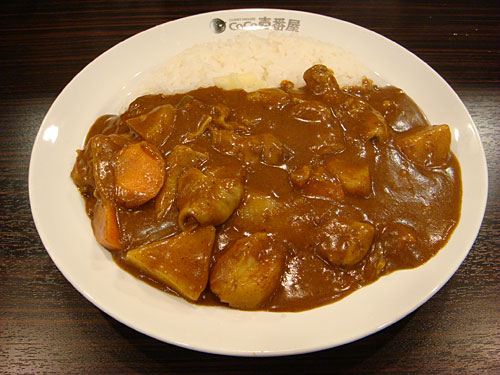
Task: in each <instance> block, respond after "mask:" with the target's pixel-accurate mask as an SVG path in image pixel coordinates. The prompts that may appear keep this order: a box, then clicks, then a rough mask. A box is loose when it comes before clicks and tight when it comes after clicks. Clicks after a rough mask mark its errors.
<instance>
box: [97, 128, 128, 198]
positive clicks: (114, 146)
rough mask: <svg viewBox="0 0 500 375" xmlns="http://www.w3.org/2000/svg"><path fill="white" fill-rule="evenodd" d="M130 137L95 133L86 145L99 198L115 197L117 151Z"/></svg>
mask: <svg viewBox="0 0 500 375" xmlns="http://www.w3.org/2000/svg"><path fill="white" fill-rule="evenodd" d="M130 140H131V138H130V137H127V136H121V135H114V134H113V135H100V134H99V135H96V136H94V137H92V138H91V140H90V142H89V144H88V147H90V154H91V157H92V160H91V162H90V163H91V164H92V174H93V179H94V184H95V189H96V190H97V194H96V193H94V195H97V196H100V197H101V198H105V199H109V200H114V199H115V189H116V187H115V160H116V155H117V154H118V152H119V151H120V150H121V149H122V148H123V147H124V146H125V145H126V144H128V143H129V142H130Z"/></svg>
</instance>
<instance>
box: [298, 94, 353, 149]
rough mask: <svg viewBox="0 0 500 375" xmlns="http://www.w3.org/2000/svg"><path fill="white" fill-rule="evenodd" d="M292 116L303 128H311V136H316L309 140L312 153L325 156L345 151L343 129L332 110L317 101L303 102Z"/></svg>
mask: <svg viewBox="0 0 500 375" xmlns="http://www.w3.org/2000/svg"><path fill="white" fill-rule="evenodd" d="M290 114H291V116H292V118H293V119H294V120H296V121H299V122H300V123H301V124H302V125H303V126H307V127H310V128H311V134H314V135H315V137H311V139H308V140H307V142H308V143H309V144H310V146H309V149H310V150H311V151H313V152H314V153H316V154H318V155H324V154H330V153H338V152H341V151H343V150H344V148H345V143H344V135H343V132H342V127H341V125H340V123H339V122H338V120H337V119H336V118H335V117H334V116H333V114H332V110H331V109H330V108H328V107H326V106H325V105H324V104H321V103H319V102H316V101H303V102H300V103H298V104H296V105H294V106H293V107H292V109H291V111H290ZM304 141H305V140H304Z"/></svg>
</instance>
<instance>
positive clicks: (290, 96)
mask: <svg viewBox="0 0 500 375" xmlns="http://www.w3.org/2000/svg"><path fill="white" fill-rule="evenodd" d="M283 88H284V89H285V91H286V94H285V93H284V92H283V91H282V92H283V94H285V96H286V98H284V99H282V100H281V101H280V100H274V99H271V100H270V101H268V102H266V103H263V102H262V101H257V102H256V101H252V100H249V98H248V95H247V93H246V92H244V91H242V90H234V91H224V90H222V89H219V88H216V87H210V88H201V89H197V90H194V91H191V92H189V93H188V94H187V95H189V97H186V95H185V94H178V95H150V96H143V97H140V98H138V99H136V100H135V101H134V102H133V103H132V104H131V105H130V107H129V109H128V110H127V111H126V112H125V113H123V114H122V115H121V116H103V117H101V118H99V119H98V120H97V121H96V123H95V124H94V125H93V127H92V129H91V130H90V131H89V135H88V139H90V138H91V137H92V136H93V135H95V134H111V133H130V134H132V136H133V137H136V138H138V136H137V135H136V134H134V132H133V131H131V130H130V129H129V127H128V126H127V125H126V123H125V121H126V120H127V119H129V118H133V117H136V116H139V115H141V114H145V113H148V112H149V111H151V110H152V109H154V108H155V107H157V106H160V105H163V104H167V103H169V104H172V105H173V106H174V107H178V108H181V107H182V102H183V101H186V100H189V101H191V102H193V99H194V100H195V102H194V103H198V102H197V101H199V102H200V105H191V106H190V109H189V111H180V110H179V109H178V112H177V115H176V118H175V128H174V131H173V133H172V135H171V136H170V137H169V138H168V140H167V142H166V143H165V144H164V145H163V146H162V147H161V151H162V153H164V155H167V154H168V153H169V152H170V151H171V150H172V149H173V147H174V146H176V145H178V144H181V143H182V142H183V140H184V139H185V138H186V136H187V135H188V134H191V133H193V132H195V131H196V130H197V126H198V125H199V118H200V116H202V113H204V111H206V108H207V106H208V107H209V106H211V105H216V104H224V105H225V106H227V107H229V108H230V109H231V112H230V115H229V117H228V119H227V120H228V121H229V120H231V121H235V122H237V123H239V124H246V126H247V130H245V131H237V133H239V134H242V135H249V134H262V133H271V134H273V135H274V136H275V137H276V138H277V139H278V140H280V141H281V143H282V144H283V145H284V146H285V147H286V150H287V151H286V155H287V156H286V158H285V160H284V162H283V163H280V165H278V166H271V165H268V164H265V163H262V162H257V163H251V164H245V163H244V162H242V161H240V160H238V158H236V157H235V156H233V155H228V154H224V153H222V152H219V151H217V150H216V149H215V148H214V147H213V146H212V138H211V136H210V132H209V131H205V132H204V133H203V134H202V135H200V136H199V137H197V138H196V139H194V140H193V141H190V142H188V143H185V144H186V145H188V146H189V147H191V148H192V149H194V150H196V151H201V152H204V153H207V154H208V155H209V158H208V161H207V162H206V163H205V164H203V166H202V167H201V168H200V169H201V170H202V171H205V170H208V169H211V168H214V167H218V166H221V165H223V166H225V167H226V168H228V169H229V170H232V171H234V174H235V175H236V174H239V175H242V174H243V175H244V176H245V192H246V193H245V194H246V198H244V200H245V199H248V196H252V195H253V194H257V193H259V194H263V195H265V196H268V197H273V198H275V199H277V201H278V202H280V207H281V208H280V211H279V213H278V214H277V215H267V216H263V217H262V218H259V220H256V221H253V222H251V223H248V222H246V224H245V221H244V220H243V221H242V219H241V218H240V217H239V216H238V215H237V214H233V215H232V216H231V217H230V218H229V219H228V220H227V221H226V222H225V223H223V224H222V225H220V226H218V227H217V237H216V242H215V246H214V252H213V261H212V264H213V263H214V262H215V260H216V259H217V257H218V256H219V255H220V253H221V252H222V251H223V250H224V248H225V247H226V246H228V245H231V244H232V243H234V242H235V241H236V240H237V239H239V238H242V237H243V236H245V235H248V234H249V233H255V232H258V231H265V232H268V233H272V234H273V236H274V238H275V239H276V240H277V241H279V242H281V243H283V244H285V248H286V251H287V258H286V259H287V260H286V267H285V270H284V273H283V275H282V277H281V282H280V285H279V286H278V287H277V289H276V291H275V293H274V294H273V296H272V297H271V298H270V299H269V301H268V302H267V303H266V304H265V306H263V309H264V310H271V311H302V310H307V309H310V308H314V307H317V306H320V305H324V304H327V303H330V302H333V301H336V300H338V299H340V298H342V297H344V296H346V295H348V294H350V293H352V292H353V291H355V290H356V289H358V288H360V287H362V286H364V285H367V284H370V283H372V282H374V281H375V280H377V279H378V278H379V277H380V276H382V275H384V274H388V273H390V272H393V271H395V270H398V269H404V268H413V267H417V266H419V265H421V264H423V263H425V262H426V261H427V260H429V259H430V258H431V257H432V256H434V255H435V254H436V253H437V251H438V250H439V249H440V248H441V247H443V246H444V245H445V243H446V242H447V240H448V238H449V236H450V234H451V232H452V231H453V229H454V228H455V226H456V224H457V222H458V220H459V216H460V207H461V196H462V190H461V176H460V167H459V164H458V162H457V159H456V158H455V156H454V155H453V154H451V153H450V157H449V159H448V160H447V161H446V162H445V163H444V164H443V165H440V166H439V167H433V168H426V167H421V166H418V165H416V164H415V163H413V162H411V161H410V160H408V159H407V158H406V157H405V156H404V155H403V154H402V153H401V152H400V151H399V150H398V149H397V147H396V146H395V144H394V139H395V138H397V137H398V136H400V134H402V133H404V132H407V131H412V129H418V128H421V127H428V126H429V125H430V124H429V123H428V122H427V120H426V118H425V116H424V114H423V113H422V112H421V111H420V109H419V108H418V107H417V106H416V105H415V103H414V102H413V101H412V100H411V99H410V98H409V97H408V96H406V95H405V94H404V93H403V92H402V91H401V90H400V89H398V88H396V87H384V88H378V87H376V86H372V85H371V84H370V83H369V82H365V84H364V85H363V86H360V87H351V88H348V89H345V90H344V92H349V94H350V95H352V96H355V97H357V98H360V99H362V100H363V101H364V102H365V103H368V104H369V105H370V106H371V107H373V108H374V109H375V110H377V111H378V112H380V113H381V114H382V115H383V116H384V118H385V121H386V123H387V126H388V134H389V138H388V139H386V140H384V141H380V140H377V139H370V140H360V139H362V138H363V135H362V134H361V133H359V134H357V128H356V126H351V125H349V124H346V123H344V122H349V121H355V119H356V115H355V114H354V115H353V116H352V119H350V120H349V118H348V117H342V116H340V115H339V113H338V111H340V109H339V108H337V109H336V112H335V111H334V113H335V117H336V120H335V121H337V122H338V124H337V125H340V126H341V129H342V134H343V137H344V140H345V149H344V150H343V151H342V152H330V153H328V152H327V153H324V154H322V155H319V154H318V153H317V152H314V151H313V150H312V149H313V148H314V145H316V146H317V145H318V144H321V137H324V133H321V132H323V131H324V129H325V125H322V124H321V123H318V122H314V121H316V120H317V116H316V117H314V116H313V119H311V118H308V119H306V120H304V118H303V117H304V116H302V119H301V120H299V119H297V117H300V116H297V112H296V107H294V106H295V105H296V104H297V103H298V102H302V103H306V106H307V103H310V104H311V105H310V107H311V108H313V109H314V108H316V109H318V108H320V107H321V108H322V107H323V106H324V107H326V108H329V107H330V106H331V103H324V102H323V103H322V104H321V106H319V107H318V106H317V103H318V102H321V98H319V97H318V95H315V94H313V93H311V92H310V91H309V90H307V89H304V88H301V89H292V88H290V87H289V86H288V87H286V86H285V87H283ZM278 93H279V92H278ZM279 95H281V93H279ZM279 95H278V96H279ZM186 98H188V99H186ZM294 98H295V99H294ZM179 103H181V106H179ZM294 108H295V109H294ZM294 111H295V112H294ZM312 111H313V112H314V113H316V114H317V112H318V111H316V112H315V111H314V110H312ZM306 117H307V116H306ZM313 120H314V121H313ZM337 125H336V126H337ZM317 134H319V138H318V136H317ZM318 142H319V143H318ZM332 155H341V157H342V158H343V160H348V161H351V162H353V163H356V162H357V161H359V160H361V161H363V162H365V163H367V164H368V168H369V171H370V174H371V193H370V194H369V195H368V196H359V195H352V194H345V197H344V199H342V200H338V201H335V200H329V199H324V198H321V197H314V196H311V194H307V193H305V192H304V191H303V190H302V189H299V188H297V187H294V185H293V184H292V183H291V181H290V173H291V172H293V171H295V170H297V169H298V168H300V167H302V166H305V165H307V166H310V167H311V168H312V169H314V168H315V167H318V166H321V165H324V164H325V163H326V162H327V161H328V159H329V158H331V157H332ZM84 197H85V199H86V202H87V212H88V215H89V216H90V217H92V215H93V205H94V201H95V199H94V198H93V197H92V196H91V195H90V194H84ZM177 215H178V211H177V208H176V207H175V205H174V206H173V208H172V209H171V210H170V211H169V212H168V214H167V215H166V216H165V217H164V218H163V219H162V220H158V219H157V218H156V215H155V211H154V200H153V201H150V202H148V203H146V204H145V205H142V206H140V207H138V208H134V209H126V208H118V217H119V222H120V225H121V231H122V233H123V235H124V242H125V250H123V251H121V252H115V253H114V254H113V256H114V259H115V261H116V263H117V264H118V265H119V266H121V267H122V268H124V269H125V270H126V271H128V272H130V273H131V274H133V275H135V276H137V277H138V278H141V279H143V280H144V281H146V282H148V283H150V284H152V285H154V286H156V287H158V288H161V289H163V290H165V291H168V292H171V293H174V292H172V291H171V290H170V289H169V288H168V287H165V286H163V285H161V284H160V283H158V282H156V281H154V280H152V279H150V278H149V277H147V276H145V275H143V274H141V273H140V272H138V271H137V270H136V269H135V268H134V267H131V266H130V265H129V264H127V262H126V261H125V260H124V255H125V254H126V252H127V251H128V250H129V249H132V248H135V247H137V246H139V245H141V244H145V243H149V242H152V241H155V240H158V239H161V238H164V237H168V236H171V235H174V234H177V233H179V232H180V228H179V227H178V225H177ZM340 215H347V216H349V217H353V218H355V219H357V220H360V221H366V222H369V223H371V224H372V225H373V226H374V228H375V235H374V240H373V243H372V245H371V247H370V250H369V252H368V254H367V255H366V256H365V257H364V258H363V260H362V261H360V262H359V263H357V264H356V265H354V266H350V267H343V266H333V265H331V264H330V263H328V262H327V261H325V260H324V259H323V258H322V257H321V256H319V255H318V253H317V251H316V249H315V245H316V241H317V238H318V237H317V235H318V230H319V229H318V228H320V227H321V225H323V224H324V223H326V222H328V221H329V220H331V219H332V218H335V217H337V216H340ZM408 231H410V232H411V238H412V240H411V241H408V236H407V232H408ZM174 294H175V293H174ZM198 303H200V304H211V305H212V304H220V302H218V299H217V297H216V296H214V295H213V294H212V293H211V292H210V291H209V288H208V287H207V290H206V291H205V292H204V293H203V294H202V296H201V298H200V299H199V301H198Z"/></svg>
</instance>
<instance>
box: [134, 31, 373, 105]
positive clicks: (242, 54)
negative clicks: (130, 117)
mask: <svg viewBox="0 0 500 375" xmlns="http://www.w3.org/2000/svg"><path fill="white" fill-rule="evenodd" d="M255 34H256V33H255V32H245V31H242V32H239V33H238V34H237V35H236V36H235V37H234V38H232V39H227V40H223V41H219V42H210V43H204V44H199V45H195V46H193V47H191V48H188V49H186V50H184V51H183V52H182V53H180V54H178V55H176V56H174V57H173V58H171V59H169V60H167V61H166V62H165V63H164V64H161V66H158V67H157V68H155V69H153V70H151V71H150V72H148V73H147V74H146V75H144V76H143V77H142V78H141V82H140V84H139V85H138V86H136V87H135V89H134V90H133V91H134V94H135V95H134V97H137V96H140V95H144V94H148V93H165V94H173V93H179V92H185V91H189V90H192V89H196V88H199V87H209V86H219V87H222V88H225V89H234V88H242V89H244V90H247V91H253V90H256V89H259V88H263V87H278V86H279V85H280V83H281V81H283V80H285V79H286V80H289V81H292V82H293V83H294V84H295V86H296V87H300V86H303V85H305V82H304V80H303V78H302V75H303V74H304V71H305V70H307V69H308V68H310V67H311V66H312V65H314V64H323V65H326V66H328V67H329V68H330V69H332V70H333V71H334V74H335V77H336V78H337V80H338V82H339V84H340V85H341V86H345V85H352V84H359V83H361V80H362V78H363V77H368V78H371V79H374V78H376V77H373V72H371V71H370V70H369V69H367V68H366V67H365V66H364V65H363V64H362V63H361V62H360V61H358V60H357V59H356V58H355V57H354V56H353V55H352V54H350V53H348V52H347V51H345V50H343V49H342V48H340V47H338V46H334V45H332V44H329V43H325V42H321V41H318V40H316V39H313V38H309V37H303V36H299V35H296V34H290V33H287V34H284V33H280V32H271V33H268V34H267V35H263V36H257V35H255ZM374 81H375V83H379V84H382V82H377V81H376V80H375V79H374ZM129 95H130V92H129ZM129 97H130V96H129Z"/></svg>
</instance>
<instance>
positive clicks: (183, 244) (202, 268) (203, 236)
mask: <svg viewBox="0 0 500 375" xmlns="http://www.w3.org/2000/svg"><path fill="white" fill-rule="evenodd" d="M214 240H215V228H214V227H213V226H207V227H200V228H198V229H196V230H194V231H192V232H182V233H180V234H178V235H176V236H174V237H169V238H166V239H163V240H160V241H156V242H152V243H150V244H147V245H144V246H141V247H138V248H137V249H133V250H130V251H129V252H128V253H127V255H126V260H127V261H128V262H130V263H131V264H132V265H134V266H135V267H137V268H139V269H140V270H141V271H143V272H144V273H146V274H147V275H149V276H151V277H153V278H154V279H155V280H158V281H160V282H161V283H163V284H165V285H167V286H168V287H170V288H172V289H173V290H175V291H176V292H177V293H179V294H180V295H182V296H183V297H185V298H188V299H190V300H193V301H196V300H197V299H198V298H199V297H200V295H201V293H202V292H203V291H204V290H205V288H206V286H207V283H208V276H209V268H210V260H211V257H212V248H213V244H214Z"/></svg>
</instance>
